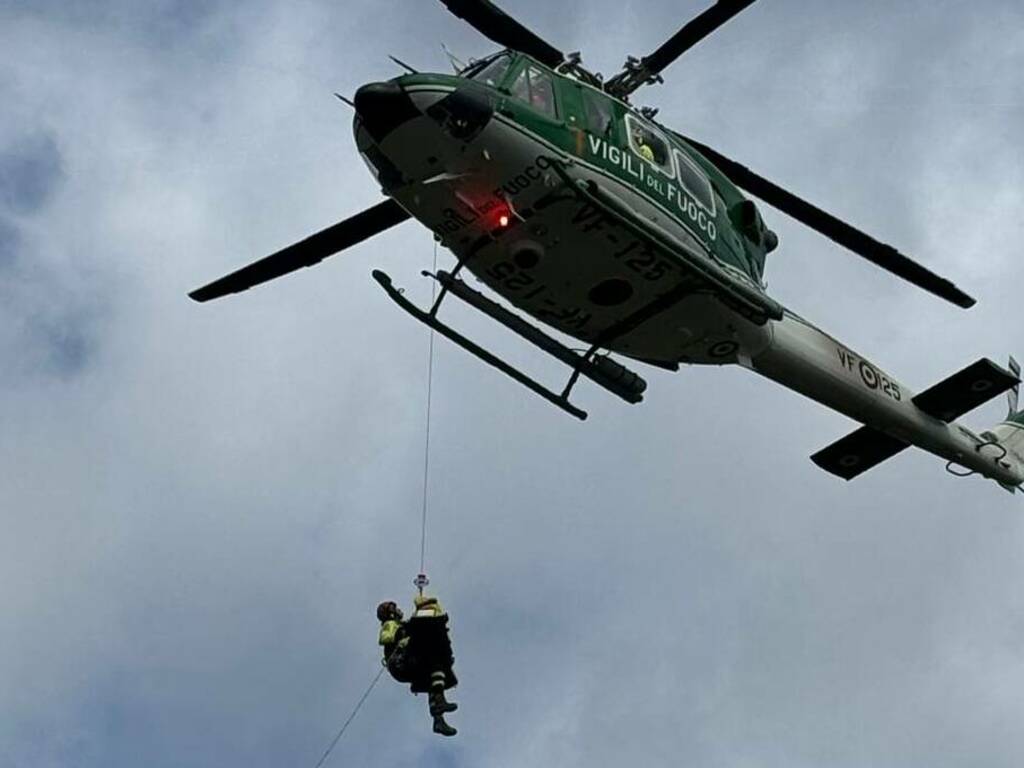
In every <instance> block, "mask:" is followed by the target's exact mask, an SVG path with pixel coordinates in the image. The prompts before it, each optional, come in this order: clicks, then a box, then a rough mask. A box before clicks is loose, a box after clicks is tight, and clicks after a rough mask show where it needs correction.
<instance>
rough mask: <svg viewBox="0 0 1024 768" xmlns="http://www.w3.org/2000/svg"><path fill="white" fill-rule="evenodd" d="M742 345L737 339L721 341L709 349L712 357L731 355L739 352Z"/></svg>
mask: <svg viewBox="0 0 1024 768" xmlns="http://www.w3.org/2000/svg"><path fill="white" fill-rule="evenodd" d="M739 349H740V345H739V344H737V343H736V342H735V341H720V342H718V343H717V344H715V345H714V346H713V347H711V349H709V350H708V354H709V355H711V357H730V356H732V355H735V354H736V353H737V352H739Z"/></svg>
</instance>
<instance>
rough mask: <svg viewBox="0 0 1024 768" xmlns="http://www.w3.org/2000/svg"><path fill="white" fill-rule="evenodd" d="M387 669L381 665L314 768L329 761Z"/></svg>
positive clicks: (318, 767) (319, 767)
mask: <svg viewBox="0 0 1024 768" xmlns="http://www.w3.org/2000/svg"><path fill="white" fill-rule="evenodd" d="M385 669H387V667H384V666H381V668H380V669H379V670H378V671H377V674H376V675H375V676H374V678H373V682H371V683H370V687H369V688H367V689H366V692H365V693H364V694H363V696H362V698H361V699H359V703H358V704H356V708H355V709H353V710H352V714H351V715H349V716H348V720H346V721H345V724H344V725H342V726H341V730H339V731H338V735H337V736H335V737H334V741H332V742H331V746H329V747H328V748H327V751H326V752H324V756H323V757H321V758H320V762H318V763H317V764H316V766H314V768H321V766H323V764H324V763H325V762H327V758H328V757H330V756H331V752H333V751H334V748H335V747H336V746H338V742H339V741H341V737H342V736H344V735H345V731H346V730H347V729H348V726H349V724H350V723H351V722H352V721H353V720H355V719H356V715H358V714H359V710H360V709H362V708H363V703H364V702H365V701H366V699H367V698H368V697H369V695H370V691H372V690H373V689H374V687H375V686H376V685H377V681H378V680H380V676H381V675H383V674H384V670H385Z"/></svg>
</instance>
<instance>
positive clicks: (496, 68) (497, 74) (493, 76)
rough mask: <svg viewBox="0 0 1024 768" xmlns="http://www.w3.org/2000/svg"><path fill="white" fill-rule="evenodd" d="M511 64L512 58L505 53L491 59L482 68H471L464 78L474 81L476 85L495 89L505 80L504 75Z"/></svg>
mask: <svg viewBox="0 0 1024 768" xmlns="http://www.w3.org/2000/svg"><path fill="white" fill-rule="evenodd" d="M511 64H512V57H511V56H509V55H508V54H507V53H503V54H502V55H500V56H498V57H496V58H494V59H491V60H490V61H489V62H487V63H486V64H484V65H483V66H482V67H481V66H477V67H475V68H474V67H471V68H470V69H469V71H467V73H466V77H468V78H470V79H472V80H476V81H477V82H478V83H483V84H484V85H488V86H490V87H491V88H497V87H498V86H499V85H501V82H502V81H503V80H504V79H505V75H506V74H507V73H508V68H509V66H510V65H511Z"/></svg>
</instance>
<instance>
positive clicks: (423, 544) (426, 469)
mask: <svg viewBox="0 0 1024 768" xmlns="http://www.w3.org/2000/svg"><path fill="white" fill-rule="evenodd" d="M433 271H434V272H435V273H436V272H437V243H436V242H435V243H434V269H433ZM436 295H437V283H436V282H435V281H434V280H431V281H430V303H431V305H433V303H434V300H435V298H436ZM428 355H429V357H428V362H427V415H426V421H427V425H426V436H425V439H424V445H423V513H422V516H421V519H420V571H419V572H420V574H421V575H422V574H423V572H424V567H425V566H426V556H427V496H428V490H429V479H430V409H431V404H432V403H433V399H434V398H433V395H434V329H433V328H431V329H430V346H429V352H428ZM422 591H423V590H422V587H421V588H420V592H421V593H422Z"/></svg>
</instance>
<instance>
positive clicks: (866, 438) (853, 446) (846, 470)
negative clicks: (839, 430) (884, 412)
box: [811, 427, 910, 480]
mask: <svg viewBox="0 0 1024 768" xmlns="http://www.w3.org/2000/svg"><path fill="white" fill-rule="evenodd" d="M909 446H910V443H907V442H904V441H903V440H899V439H897V438H895V437H892V436H890V435H887V434H886V433H885V432H881V431H879V430H877V429H874V428H872V427H861V428H860V429H858V430H857V431H856V432H852V433H850V434H849V435H847V436H846V437H844V438H843V439H842V440H839V441H838V442H835V443H832V445H830V446H829V447H828V448H825V449H823V450H820V451H818V452H817V453H816V454H814V455H813V456H811V461H813V462H814V463H815V464H817V465H818V466H819V467H821V468H822V469H824V470H825V471H826V472H831V473H832V474H833V475H838V476H839V477H841V478H843V479H844V480H853V478H855V477H857V475H859V474H861V473H863V472H867V471H868V470H869V469H871V468H872V467H874V466H877V465H878V464H881V463H882V462H883V461H885V460H886V459H891V458H892V457H893V456H895V455H896V454H897V453H899V452H900V451H902V450H903V449H904V448H907V447H909Z"/></svg>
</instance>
